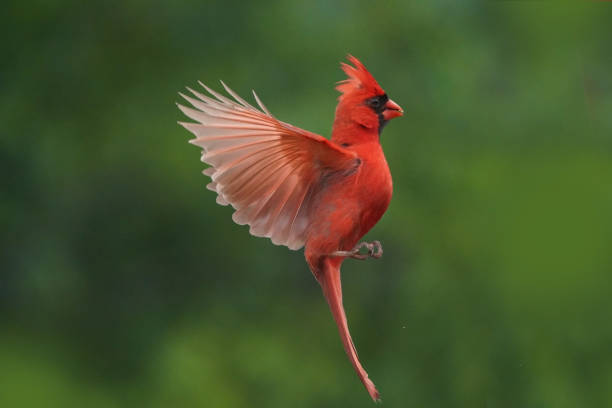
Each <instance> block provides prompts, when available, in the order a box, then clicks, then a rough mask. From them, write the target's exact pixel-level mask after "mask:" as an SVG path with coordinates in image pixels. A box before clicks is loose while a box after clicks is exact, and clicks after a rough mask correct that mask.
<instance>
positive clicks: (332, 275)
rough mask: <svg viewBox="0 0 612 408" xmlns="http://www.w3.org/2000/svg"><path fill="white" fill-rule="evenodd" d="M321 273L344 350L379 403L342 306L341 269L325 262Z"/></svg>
mask: <svg viewBox="0 0 612 408" xmlns="http://www.w3.org/2000/svg"><path fill="white" fill-rule="evenodd" d="M321 272H322V273H321V274H320V275H319V277H318V280H319V283H320V284H321V288H322V289H323V295H325V299H327V303H329V308H330V309H331V312H332V315H333V316H334V320H336V324H337V325H338V331H339V332H340V339H341V340H342V345H343V346H344V350H345V351H346V354H347V355H348V358H349V360H350V361H351V364H352V365H353V368H354V369H355V371H356V372H357V375H358V376H359V379H360V380H361V382H362V383H363V385H364V386H365V387H366V389H367V390H368V393H370V397H372V399H373V400H374V401H375V402H379V401H380V393H379V392H378V390H377V389H376V386H375V385H374V383H373V382H372V380H370V378H369V377H368V373H367V372H366V370H365V369H364V368H363V366H362V365H361V363H360V362H359V357H358V356H357V350H356V349H355V345H354V344H353V339H352V338H351V333H350V332H349V328H348V323H347V321H346V314H345V313H344V306H343V305H342V282H341V281H340V267H339V266H335V265H330V263H328V262H325V263H324V267H323V271H321Z"/></svg>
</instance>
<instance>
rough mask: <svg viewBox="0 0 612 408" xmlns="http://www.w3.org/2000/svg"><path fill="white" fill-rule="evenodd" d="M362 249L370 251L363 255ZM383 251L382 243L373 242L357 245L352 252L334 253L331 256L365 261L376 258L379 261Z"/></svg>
mask: <svg viewBox="0 0 612 408" xmlns="http://www.w3.org/2000/svg"><path fill="white" fill-rule="evenodd" d="M361 248H366V249H367V250H368V252H367V253H361ZM382 254H383V249H382V245H381V244H380V241H372V242H360V243H359V244H357V245H355V248H353V249H352V250H350V251H335V252H332V253H331V254H330V255H331V256H346V257H349V258H354V259H359V260H364V259H368V258H376V259H379V258H381V257H382Z"/></svg>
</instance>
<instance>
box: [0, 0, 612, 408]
mask: <svg viewBox="0 0 612 408" xmlns="http://www.w3.org/2000/svg"><path fill="white" fill-rule="evenodd" d="M2 8H3V10H4V11H3V13H2V14H3V24H1V25H0V38H2V39H1V40H0V41H2V54H3V55H2V60H1V61H0V123H2V126H1V130H0V135H1V137H0V171H1V173H2V175H3V182H2V190H1V200H0V222H1V225H2V230H1V232H0V243H1V251H2V252H1V254H0V362H1V364H0V366H1V367H2V368H1V369H0V406H3V407H42V406H45V407H72V406H74V407H77V406H78V407H81V406H88V407H115V406H117V407H132V406H147V407H173V406H178V407H201V406H211V407H253V406H261V407H336V406H341V407H367V406H371V402H370V401H369V399H368V396H367V393H366V392H365V390H363V388H362V387H361V385H360V383H359V381H358V379H357V377H356V376H355V374H354V373H353V371H352V368H351V367H350V365H349V363H348V362H347V360H346V358H345V355H344V353H343V351H342V347H341V344H340V341H339V339H338V338H337V332H336V329H335V326H334V324H333V320H332V318H331V316H330V313H329V311H328V309H327V305H326V304H325V302H324V300H323V297H322V295H321V293H320V290H319V288H318V286H317V284H316V282H315V281H314V279H313V278H312V277H311V276H310V273H309V272H308V269H307V267H306V264H305V262H304V260H303V257H302V255H301V253H299V252H290V251H288V250H286V249H285V248H280V247H275V246H273V245H272V244H270V243H269V242H268V241H267V240H262V239H255V238H253V237H251V236H249V235H248V233H247V230H246V228H244V227H239V226H236V225H234V224H233V223H232V222H231V218H230V214H231V211H230V209H229V208H224V207H220V206H217V205H216V204H215V202H214V196H213V194H212V193H211V192H209V191H207V190H206V189H205V188H204V185H205V184H206V183H207V181H206V178H205V177H203V176H202V175H200V171H201V170H202V168H203V166H202V164H201V163H200V162H199V160H198V159H199V152H198V150H197V149H196V148H195V147H193V146H190V145H188V144H187V143H186V141H187V139H188V138H189V137H190V135H189V134H188V133H187V132H186V131H185V130H184V129H182V128H181V127H179V126H177V125H176V121H177V120H183V119H184V118H183V117H182V116H181V114H180V112H179V111H178V110H177V109H176V107H175V105H174V102H175V101H177V100H178V99H179V97H178V95H177V94H176V92H177V91H180V90H182V89H183V87H184V86H185V85H187V86H197V83H196V80H198V79H201V80H202V81H205V82H207V83H209V84H211V85H213V86H217V85H216V84H215V81H216V80H217V79H219V78H222V79H224V80H225V81H226V82H227V83H228V84H229V85H230V86H231V87H232V88H234V89H235V90H236V91H238V92H239V93H241V94H243V95H247V93H248V92H249V91H250V89H251V88H255V89H257V91H258V94H259V95H260V96H261V97H262V99H263V101H264V102H265V103H266V105H267V106H268V108H270V109H271V110H272V112H273V113H275V115H276V116H277V117H279V118H281V119H282V120H284V121H287V122H290V123H293V124H295V125H297V126H301V127H304V128H306V129H309V130H312V131H315V132H319V133H321V134H324V135H328V134H329V129H330V126H331V122H332V119H333V113H334V106H335V98H336V92H335V91H334V89H333V85H334V82H335V81H338V80H340V79H342V74H341V72H340V70H339V69H338V63H339V61H340V60H342V59H343V58H344V56H345V55H346V54H347V53H352V54H354V55H356V56H357V57H358V58H360V59H361V60H362V61H363V62H364V63H365V65H366V66H367V67H368V68H369V69H370V70H371V71H372V72H373V74H374V75H375V76H376V78H377V79H378V80H379V82H380V83H381V85H382V86H383V87H384V88H385V89H386V90H387V91H388V93H389V95H390V96H391V97H392V98H393V99H394V100H395V101H397V102H398V103H399V104H400V105H402V107H403V108H404V110H405V111H406V114H405V117H403V118H401V119H398V120H394V121H393V122H392V123H391V124H389V126H388V127H387V128H386V129H385V131H384V133H383V135H382V143H383V146H384V148H385V151H386V152H387V157H388V161H389V164H390V167H391V170H392V173H393V176H394V185H395V193H394V198H393V201H392V203H391V207H390V208H389V211H388V212H387V214H386V215H385V217H384V218H383V219H382V221H381V222H380V224H379V225H378V226H377V227H376V228H375V229H374V230H373V231H372V232H371V233H370V236H369V237H370V238H372V239H380V240H381V241H382V242H383V245H384V248H385V256H384V257H383V259H382V260H380V261H369V262H365V263H359V262H357V261H347V262H346V263H345V264H344V268H343V270H344V291H345V295H344V296H345V306H346V309H347V313H348V317H349V323H350V325H351V328H352V332H353V337H354V339H355V342H356V345H357V348H358V350H359V351H360V356H361V358H362V360H363V362H364V365H365V366H366V368H367V369H368V371H369V373H370V376H371V377H372V379H373V380H374V381H375V383H376V384H377V385H378V387H379V389H380V391H381V392H382V395H383V399H384V401H385V403H386V404H387V405H389V406H392V407H396V406H397V407H400V406H402V407H403V406H414V407H430V408H434V407H534V408H536V407H568V408H569V407H604V406H611V405H612V391H610V390H612V352H611V351H610V344H612V323H611V319H610V310H611V309H612V288H611V286H610V282H611V279H610V271H611V270H612V255H610V254H611V252H610V246H611V244H612V215H611V214H612V213H611V211H610V208H611V205H612V160H611V153H612V143H611V137H610V135H611V134H612V115H610V112H612V79H611V77H610V72H612V59H611V58H610V54H609V51H610V48H609V45H610V38H611V36H612V28H611V27H612V26H611V25H610V18H611V17H612V15H611V14H612V8H610V6H609V5H607V4H606V3H605V2H602V3H598V2H592V3H591V2H579V4H578V3H576V4H570V3H561V4H559V3H552V2H488V3H487V2H485V3H482V2H448V1H436V2H421V1H413V2H399V1H384V2H382V1H379V2H371V1H370V2H347V1H341V2H325V1H315V2H300V1H297V0H295V1H277V2H272V1H270V2H267V4H261V3H259V2H253V3H245V2H237V1H223V2H222V1H217V2H206V1H186V2H181V3H173V2H156V1H154V2H147V3H145V2H135V1H128V2H101V1H100V2H84V3H81V2H70V1H56V2H34V3H32V2H9V4H7V5H4V6H3V7H2ZM217 87H218V86H217Z"/></svg>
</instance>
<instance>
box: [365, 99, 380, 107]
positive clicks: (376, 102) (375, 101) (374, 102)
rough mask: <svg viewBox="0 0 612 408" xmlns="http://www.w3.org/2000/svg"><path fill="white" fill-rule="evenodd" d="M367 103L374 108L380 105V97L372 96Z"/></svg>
mask: <svg viewBox="0 0 612 408" xmlns="http://www.w3.org/2000/svg"><path fill="white" fill-rule="evenodd" d="M368 105H370V107H372V108H374V109H376V108H379V107H380V98H378V97H376V98H372V99H370V100H369V101H368Z"/></svg>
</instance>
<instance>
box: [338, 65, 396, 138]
mask: <svg viewBox="0 0 612 408" xmlns="http://www.w3.org/2000/svg"><path fill="white" fill-rule="evenodd" d="M348 60H349V61H350V62H351V63H352V64H353V66H351V65H349V64H346V63H342V64H341V68H342V70H343V71H344V72H345V73H346V75H347V76H348V78H347V79H345V80H343V81H340V82H339V83H338V85H337V86H336V89H337V90H338V91H340V92H341V95H340V97H339V98H338V101H339V102H338V107H337V109H336V121H340V122H342V124H343V125H345V126H346V125H348V123H346V122H347V121H348V122H352V123H353V124H356V125H358V126H359V127H361V128H364V129H367V130H371V131H375V132H376V133H379V132H380V131H381V130H382V128H383V127H384V126H385V125H386V124H387V122H388V121H389V120H390V119H393V118H396V117H398V116H402V115H403V114H404V111H403V110H402V108H401V107H400V106H399V105H398V104H397V103H395V102H393V101H392V100H391V99H389V97H388V96H387V93H386V92H385V91H384V90H383V89H382V88H381V87H380V85H378V82H376V79H374V77H373V76H372V74H370V73H369V72H368V70H367V69H366V68H365V66H364V65H363V64H362V63H361V62H360V61H359V60H358V59H357V58H355V57H353V56H352V55H349V56H348ZM338 125H340V123H338Z"/></svg>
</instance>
